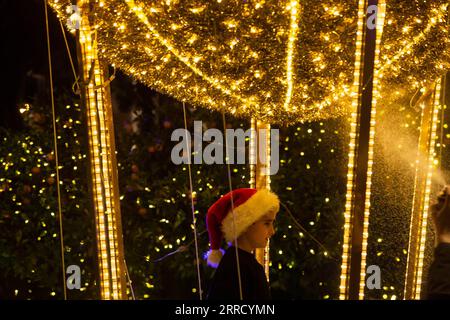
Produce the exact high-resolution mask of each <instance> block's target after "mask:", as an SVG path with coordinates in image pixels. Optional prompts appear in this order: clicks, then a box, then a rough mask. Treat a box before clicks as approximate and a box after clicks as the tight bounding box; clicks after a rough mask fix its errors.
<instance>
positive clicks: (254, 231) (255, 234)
mask: <svg viewBox="0 0 450 320" xmlns="http://www.w3.org/2000/svg"><path fill="white" fill-rule="evenodd" d="M275 217H276V213H275V212H273V213H268V214H266V215H265V216H263V217H262V218H261V219H259V220H258V221H256V222H255V223H253V224H252V225H251V226H250V227H249V228H248V229H247V231H246V232H245V233H244V235H245V237H246V238H247V239H246V240H247V241H248V243H249V244H250V245H251V246H252V247H253V248H265V247H266V245H267V241H269V239H270V237H272V236H273V234H274V233H275V229H274V227H273V223H274V221H275Z"/></svg>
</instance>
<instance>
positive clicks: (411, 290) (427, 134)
mask: <svg viewBox="0 0 450 320" xmlns="http://www.w3.org/2000/svg"><path fill="white" fill-rule="evenodd" d="M433 93H434V94H433ZM440 94H441V81H440V80H438V81H437V83H436V87H435V88H434V90H433V89H428V90H427V91H426V92H425V93H424V98H423V99H422V101H420V102H419V105H420V107H421V108H422V117H421V124H420V136H419V146H418V157H417V159H416V177H415V182H414V198H413V207H412V213H411V222H410V230H409V245H408V260H407V263H406V277H405V293H404V299H420V290H421V285H422V268H423V260H424V252H425V242H426V235H427V221H428V209H429V206H430V190H431V182H432V181H431V179H432V176H433V170H434V166H435V163H434V153H435V150H434V146H435V140H436V127H437V123H438V113H439V110H440Z"/></svg>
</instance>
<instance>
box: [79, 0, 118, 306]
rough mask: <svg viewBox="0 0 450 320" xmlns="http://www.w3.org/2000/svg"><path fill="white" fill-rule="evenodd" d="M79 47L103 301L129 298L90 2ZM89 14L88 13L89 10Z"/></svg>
mask: <svg viewBox="0 0 450 320" xmlns="http://www.w3.org/2000/svg"><path fill="white" fill-rule="evenodd" d="M78 4H79V6H80V9H79V10H80V16H81V21H80V33H79V46H80V50H81V56H82V61H83V63H82V65H83V78H84V79H86V80H87V79H90V81H89V82H88V83H87V85H84V86H83V87H84V95H85V102H86V112H87V127H88V131H89V132H88V137H89V157H90V163H91V177H92V184H91V185H92V188H91V190H92V196H93V202H94V213H95V224H96V234H97V252H98V261H99V269H100V295H101V298H102V299H105V300H110V299H124V298H126V294H125V292H126V288H125V278H124V274H125V273H124V267H123V261H124V260H123V257H124V255H123V244H122V233H121V223H120V219H121V218H120V204H119V200H118V199H119V191H118V183H117V172H116V170H117V166H116V162H115V161H116V160H115V148H114V129H113V121H112V108H111V101H110V97H109V91H108V90H109V86H108V84H107V83H105V79H104V69H102V66H101V64H100V62H99V59H98V56H97V52H98V50H97V42H96V41H95V30H93V29H92V28H91V26H90V23H89V19H88V16H89V14H88V12H85V11H84V9H86V7H85V6H84V5H85V4H86V2H83V1H79V2H78ZM86 11H87V9H86Z"/></svg>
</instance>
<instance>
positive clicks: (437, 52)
mask: <svg viewBox="0 0 450 320" xmlns="http://www.w3.org/2000/svg"><path fill="white" fill-rule="evenodd" d="M49 2H50V4H51V6H52V7H53V8H54V9H55V10H56V11H57V13H58V15H59V16H60V17H61V19H63V20H64V21H68V20H67V19H68V18H69V16H70V11H69V12H67V11H66V9H67V8H68V7H70V6H71V1H70V0H50V1H49ZM425 2H426V4H427V6H426V7H427V9H429V10H428V11H426V12H424V13H421V14H422V15H423V16H424V17H423V19H422V17H421V19H417V14H416V11H417V10H422V6H421V7H420V8H419V7H418V5H416V4H415V5H411V3H410V2H409V1H406V0H404V1H402V2H401V3H398V2H396V3H392V4H389V5H388V8H387V9H388V16H389V18H390V19H389V20H388V23H387V25H386V26H385V29H386V32H385V35H386V36H385V37H383V43H382V57H381V59H380V63H381V65H383V66H385V68H384V69H383V70H381V73H380V78H382V79H386V80H395V79H397V78H398V77H399V76H400V73H402V75H403V77H406V76H407V77H410V78H411V79H409V80H410V81H409V83H411V85H415V84H416V83H419V82H426V81H430V80H432V79H435V78H436V77H437V76H438V75H439V74H441V73H442V72H443V70H444V69H445V68H446V67H447V66H448V62H447V61H450V59H448V58H449V50H448V49H449V48H448V44H449V40H448V38H449V37H448V31H447V26H446V22H445V19H444V14H445V13H446V10H447V5H448V4H447V3H446V1H444V0H433V1H425ZM102 3H103V2H102V1H99V0H96V1H94V6H93V8H94V12H95V15H96V19H97V20H98V24H97V25H96V26H95V27H94V29H96V30H97V35H98V38H97V40H98V44H99V46H100V47H101V55H102V56H103V57H105V58H106V59H107V60H108V61H109V62H110V63H112V64H114V65H115V66H116V67H118V68H120V69H122V70H124V71H125V72H126V73H128V74H130V75H132V76H133V77H134V78H136V79H139V80H141V81H142V82H144V83H145V84H147V85H149V86H150V87H152V88H155V89H157V90H159V91H161V92H163V93H168V94H169V95H171V96H174V97H176V98H177V99H179V100H181V101H189V102H190V103H192V104H194V105H197V106H203V107H207V108H211V109H215V110H219V111H223V110H224V111H226V112H228V113H230V114H233V115H235V116H245V117H248V118H251V117H255V118H257V119H259V120H262V121H264V122H266V123H278V124H291V123H296V122H299V121H314V120H318V119H325V118H330V117H337V116H341V115H344V114H347V113H348V112H350V110H349V108H348V107H347V105H348V103H349V101H350V100H351V99H352V97H351V96H350V95H351V86H352V85H351V84H352V75H353V66H354V65H355V64H354V60H353V59H354V56H353V54H352V53H353V52H354V50H355V38H354V34H355V31H356V30H355V26H356V27H357V24H355V20H356V19H358V17H357V14H356V9H355V8H354V2H353V1H349V0H346V1H341V2H340V3H339V5H336V3H335V2H334V1H331V0H327V1H322V2H321V3H320V5H305V6H302V8H301V11H302V14H301V19H300V18H299V17H300V6H299V2H298V1H289V2H288V5H287V6H286V4H284V3H282V2H279V1H257V2H254V3H246V2H242V3H236V4H234V5H233V6H230V5H229V3H227V2H226V1H220V2H219V1H201V0H197V1H190V2H178V1H169V2H160V3H148V2H145V1H141V0H126V1H119V0H113V1H110V2H109V4H110V5H108V6H104V5H102ZM230 17H233V18H232V19H231V18H230ZM405 21H407V23H406V25H405ZM405 28H406V29H405ZM311 30H317V32H311ZM405 30H408V31H407V32H405ZM317 35H319V36H317ZM411 37H412V39H411ZM412 69H414V70H417V72H410V70H412ZM419 70H420V72H419Z"/></svg>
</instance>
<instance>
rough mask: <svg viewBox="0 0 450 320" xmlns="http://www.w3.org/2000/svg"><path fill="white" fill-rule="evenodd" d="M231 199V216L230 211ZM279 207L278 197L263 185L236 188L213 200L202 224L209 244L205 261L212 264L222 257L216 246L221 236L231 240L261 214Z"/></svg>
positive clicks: (274, 210) (218, 247)
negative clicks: (261, 187)
mask: <svg viewBox="0 0 450 320" xmlns="http://www.w3.org/2000/svg"><path fill="white" fill-rule="evenodd" d="M232 199H233V205H234V219H233V214H232V213H231V211H232V203H231V200H232ZM279 209H280V201H279V199H278V197H277V195H276V194H274V193H273V192H271V191H270V190H267V189H261V190H256V189H251V188H242V189H236V190H233V191H232V192H229V193H227V194H226V195H224V196H223V197H221V198H220V199H219V200H217V201H216V202H215V203H214V204H213V205H212V206H211V207H210V208H209V210H208V213H207V215H206V226H207V229H208V235H209V241H210V244H211V250H210V251H209V252H208V253H207V263H208V265H209V266H212V267H214V268H217V266H218V265H219V262H220V259H221V258H222V252H221V251H220V250H219V249H220V245H221V242H222V239H223V237H225V240H226V241H228V242H231V241H233V240H234V239H237V238H238V237H239V236H240V235H241V234H243V233H244V232H245V231H246V230H247V228H248V227H250V226H251V225H252V224H253V223H255V222H256V221H258V220H259V219H260V218H261V217H263V216H264V215H265V214H267V213H270V212H275V213H276V212H278V210H279ZM233 220H234V222H235V225H234V226H233ZM234 229H235V230H234ZM234 233H235V234H234Z"/></svg>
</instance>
